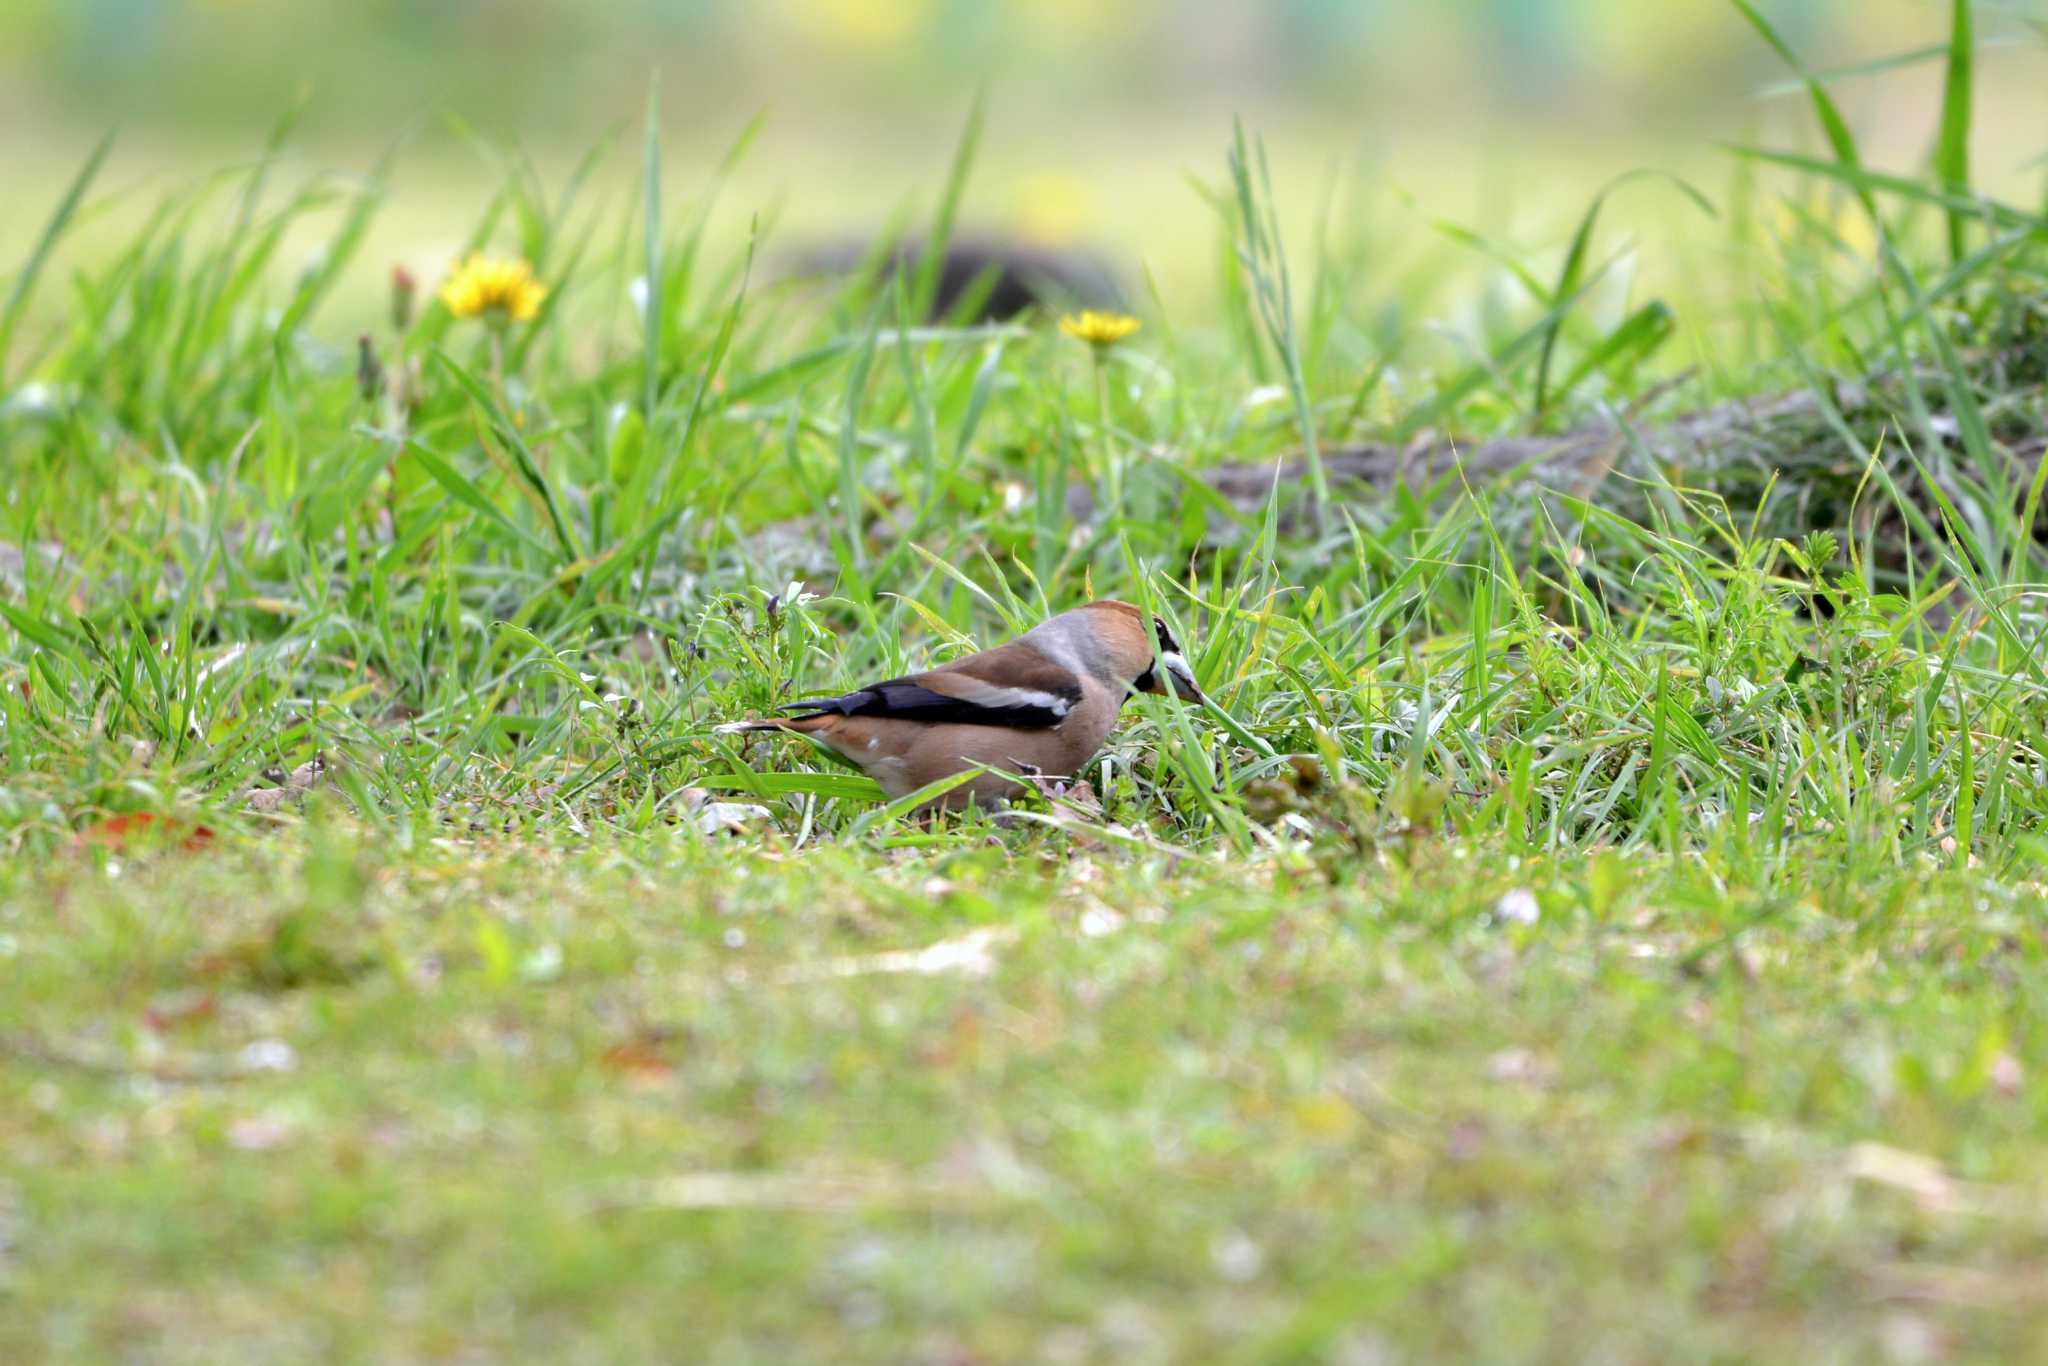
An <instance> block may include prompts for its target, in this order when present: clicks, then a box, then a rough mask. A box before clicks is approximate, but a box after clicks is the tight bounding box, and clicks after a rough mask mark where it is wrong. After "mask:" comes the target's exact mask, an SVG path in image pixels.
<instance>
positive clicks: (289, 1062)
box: [241, 1039, 299, 1072]
mask: <svg viewBox="0 0 2048 1366" xmlns="http://www.w3.org/2000/svg"><path fill="white" fill-rule="evenodd" d="M298 1061H299V1055H298V1054H297V1053H294V1052H293V1051H292V1046H291V1045H290V1044H288V1043H286V1042H285V1041H284V1040H282V1039H258V1040H256V1041H255V1042H254V1043H252V1044H250V1045H248V1046H247V1047H246V1048H244V1049H243V1050H242V1053H241V1062H242V1066H243V1067H244V1068H245V1069H247V1070H248V1071H251V1072H289V1071H291V1070H292V1068H294V1067H296V1066H297V1065H298Z"/></svg>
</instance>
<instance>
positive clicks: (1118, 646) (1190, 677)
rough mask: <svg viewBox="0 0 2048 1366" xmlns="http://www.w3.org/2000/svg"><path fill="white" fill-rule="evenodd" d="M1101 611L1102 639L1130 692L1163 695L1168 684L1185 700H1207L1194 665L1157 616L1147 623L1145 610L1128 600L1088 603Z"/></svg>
mask: <svg viewBox="0 0 2048 1366" xmlns="http://www.w3.org/2000/svg"><path fill="white" fill-rule="evenodd" d="M1089 605H1090V606H1091V607H1092V608H1094V609H1096V611H1097V612H1098V613H1099V614H1100V620H1101V622H1102V627H1101V629H1102V633H1103V635H1104V637H1105V643H1106V644H1107V645H1108V646H1109V647H1110V650H1111V651H1112V652H1113V655H1114V657H1115V660H1116V666H1117V667H1116V672H1117V676H1118V677H1120V678H1122V679H1124V680H1125V681H1126V682H1127V683H1128V684H1129V685H1130V689H1131V691H1132V692H1139V693H1151V694H1154V695H1155V696H1159V695H1164V694H1165V692H1166V691H1167V689H1168V688H1171V689H1172V690H1173V691H1174V693H1175V694H1177V695H1178V696H1179V697H1180V699H1181V700H1182V701H1184V702H1206V701H1208V699H1207V698H1206V697H1204V696H1203V695H1202V687H1201V685H1200V684H1199V683H1197V682H1195V670H1194V666H1193V665H1191V664H1189V663H1188V657H1187V655H1186V653H1185V652H1184V651H1182V649H1181V648H1180V642H1179V641H1177V640H1175V639H1174V638H1173V632H1172V631H1171V630H1169V629H1168V628H1167V625H1166V622H1165V621H1164V620H1162V619H1161V618H1159V617H1152V618H1151V619H1150V621H1149V623H1148V621H1147V618H1146V616H1145V614H1144V613H1143V612H1141V611H1139V610H1138V609H1137V608H1135V607H1133V606H1131V604H1129V603H1127V602H1114V601H1104V602H1096V603H1091V604H1089Z"/></svg>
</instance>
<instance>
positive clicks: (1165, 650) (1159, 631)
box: [1152, 617, 1180, 655]
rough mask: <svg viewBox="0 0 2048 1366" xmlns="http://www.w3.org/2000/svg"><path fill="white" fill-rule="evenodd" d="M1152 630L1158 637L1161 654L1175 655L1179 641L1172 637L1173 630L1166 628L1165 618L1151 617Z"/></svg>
mask: <svg viewBox="0 0 2048 1366" xmlns="http://www.w3.org/2000/svg"><path fill="white" fill-rule="evenodd" d="M1152 630H1153V632H1154V633H1155V634H1156V635H1157V636H1158V637H1159V652H1160V653H1161V654H1169V655H1177V654H1179V653H1180V642H1179V641H1177V640H1175V639H1174V638H1173V632H1171V631H1169V630H1167V629H1166V620H1165V618H1163V617H1154V618H1152Z"/></svg>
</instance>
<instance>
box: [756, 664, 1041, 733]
mask: <svg viewBox="0 0 2048 1366" xmlns="http://www.w3.org/2000/svg"><path fill="white" fill-rule="evenodd" d="M926 677H933V676H932V675H926ZM934 681H943V682H952V681H953V680H951V679H947V678H945V677H944V676H943V675H940V676H937V677H935V678H934ZM956 686H957V684H956ZM981 693H982V697H983V700H980V701H976V700H974V699H973V698H971V697H956V696H953V695H951V694H950V693H944V692H940V691H938V690H937V689H934V688H930V687H926V686H925V685H924V684H923V683H920V682H918V681H917V680H916V679H911V678H892V679H890V680H888V681H887V682H886V683H876V684H873V685H872V686H870V687H866V688H860V689H857V690H856V691H854V692H850V693H842V694H841V695H840V696H838V697H814V698H810V699H808V700H806V701H802V702H791V703H789V704H788V705H786V706H785V707H783V708H782V710H784V711H804V712H808V713H809V714H810V715H812V716H823V715H825V714H826V713H828V712H837V713H838V714H839V715H841V716H882V717H889V718H892V719H894V720H899V721H917V722H921V723H923V724H926V725H938V724H944V723H950V724H955V725H963V726H1008V727H1010V728H1012V729H1014V730H1046V729H1049V728H1051V727H1053V726H1057V725H1058V724H1059V723H1060V722H1062V721H1064V720H1066V719H1067V717H1068V715H1069V714H1071V713H1072V711H1073V709H1074V708H1075V707H1076V706H1078V705H1079V704H1080V701H1081V690H1080V688H1079V687H1078V686H1075V685H1073V684H1071V683H1069V684H1064V685H1061V686H1060V687H1058V688H1054V689H1037V688H1031V689H1026V688H992V687H987V686H986V685H984V686H982V688H981Z"/></svg>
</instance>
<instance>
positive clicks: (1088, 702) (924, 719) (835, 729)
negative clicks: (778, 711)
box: [719, 601, 1207, 810]
mask: <svg viewBox="0 0 2048 1366" xmlns="http://www.w3.org/2000/svg"><path fill="white" fill-rule="evenodd" d="M1155 641H1156V642H1157V645H1158V650H1157V652H1156V654H1155V652H1154V650H1153V645H1154V642H1155ZM1162 675H1163V677H1162ZM1168 680H1170V681H1171V684H1172V687H1173V690H1174V691H1175V692H1176V693H1177V694H1179V695H1180V696H1181V697H1182V698H1185V699H1186V700H1188V701H1191V702H1202V701H1206V700H1207V699H1206V698H1204V697H1203V696H1202V690H1201V688H1200V687H1198V686H1197V685H1196V683H1195V674H1194V670H1193V669H1192V668H1190V667H1189V665H1188V661H1187V656H1185V655H1183V654H1182V653H1181V649H1180V645H1179V644H1178V643H1177V642H1176V641H1175V640H1174V638H1173V634H1172V633H1171V632H1170V631H1168V630H1167V629H1166V623H1165V622H1163V621H1161V620H1160V619H1159V618H1158V617H1154V618H1152V621H1151V630H1149V631H1148V630H1147V629H1146V621H1145V614H1144V613H1143V612H1141V611H1139V610H1138V609H1137V608H1135V607H1133V606H1131V605H1130V604H1129V603H1127V602H1111V601H1103V602H1091V603H1089V604H1088V605H1087V606H1085V607H1077V608H1075V609H1074V610H1073V611H1071V612H1062V613H1060V614H1059V615H1058V616H1056V617H1054V618H1052V619H1051V620H1050V621H1047V622H1045V623H1044V624H1042V625H1040V626H1036V627H1034V628H1032V629H1031V630H1029V631H1026V632H1025V633H1024V634H1023V635H1021V636H1019V637H1017V639H1015V640H1013V641H1011V642H1010V643H1009V644H1007V645H998V646H997V647H996V648H995V649H993V650H983V651H982V652H981V653H980V654H974V655H968V656H967V657H966V658H965V659H956V660H954V661H953V662H952V663H950V664H943V665H941V666H939V667H938V668H936V669H932V670H929V671H927V672H925V673H921V674H911V675H910V676H909V677H907V678H892V679H889V680H888V681H887V682H883V683H874V684H870V685H869V686H868V687H865V688H859V689H856V690H855V691H853V692H850V693H846V694H844V695H842V696H839V697H819V698H813V699H811V700H809V701H805V702H792V703H789V704H788V705H787V706H785V707H784V708H783V710H785V711H801V712H803V713H804V715H802V716H793V717H787V718H776V719H773V720H767V721H741V722H738V723H736V724H733V725H728V726H721V727H719V729H720V730H721V731H725V732H736V731H761V730H792V731H798V732H800V733H802V734H804V735H808V736H810V737H811V738H813V739H815V740H817V741H819V742H820V743H822V744H824V745H825V746H827V747H828V748H830V749H831V750H832V751H833V752H834V753H836V754H839V755H840V756H842V757H843V758H845V759H846V760H847V761H848V762H850V763H852V764H853V765H854V767H856V768H858V769H860V770H862V771H863V772H865V773H866V774H867V775H868V776H869V777H870V778H873V779H874V780H875V781H876V782H878V783H880V784H881V785H882V790H883V791H884V792H886V793H888V794H889V796H890V797H891V798H892V799H894V798H897V797H902V796H904V795H906V794H908V793H911V792H915V791H917V790H918V789H919V788H921V787H923V786H924V785H925V784H927V783H932V782H937V781H938V780H939V779H941V778H945V777H949V776H951V775H952V774H955V773H959V772H962V771H964V770H966V769H970V768H976V767H981V766H983V765H986V766H987V767H988V768H993V769H1000V770H1002V771H1003V772H1005V773H1017V774H1027V775H1033V774H1042V775H1044V776H1046V777H1052V778H1072V777H1074V776H1076V775H1078V774H1079V773H1080V772H1081V770H1082V768H1083V767H1084V766H1085V765H1086V764H1087V762H1088V761H1089V759H1091V758H1093V757H1094V755H1095V751H1096V750H1098V749H1100V748H1101V747H1102V742H1103V741H1104V740H1105V739H1107V738H1108V737H1109V732H1110V731H1111V730H1112V729H1114V728H1115V726H1116V718H1117V712H1118V711H1120V710H1121V709H1122V707H1123V704H1124V699H1125V698H1126V697H1128V696H1130V695H1131V694H1132V693H1164V692H1165V691H1166V686H1165V684H1166V682H1167V681H1168ZM1017 791H1018V784H1017V783H1015V782H1013V781H1012V780H1010V779H1008V778H1005V777H1002V776H1000V775H999V774H996V773H989V772H984V773H982V774H980V775H979V776H978V777H975V778H971V779H969V780H968V781H967V782H965V783H962V784H961V785H960V786H959V787H956V788H954V789H952V790H951V791H950V792H947V793H945V794H944V795H943V796H941V797H938V798H936V799H934V800H933V801H931V802H928V803H926V804H925V805H926V807H940V808H958V807H963V806H966V805H967V804H968V803H969V802H970V801H973V802H979V803H980V804H981V805H983V806H989V805H993V804H995V803H998V802H1000V801H1002V800H1003V799H1005V798H1007V797H1010V796H1012V795H1014V794H1015V793H1016V792H1017ZM922 809H924V808H920V810H922Z"/></svg>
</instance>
